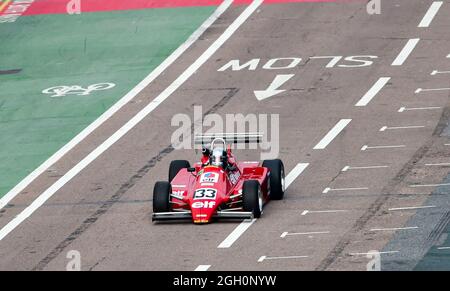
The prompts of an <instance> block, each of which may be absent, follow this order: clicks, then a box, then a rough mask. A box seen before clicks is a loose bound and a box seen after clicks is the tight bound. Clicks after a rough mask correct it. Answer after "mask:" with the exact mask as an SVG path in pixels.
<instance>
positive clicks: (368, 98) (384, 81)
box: [355, 77, 391, 107]
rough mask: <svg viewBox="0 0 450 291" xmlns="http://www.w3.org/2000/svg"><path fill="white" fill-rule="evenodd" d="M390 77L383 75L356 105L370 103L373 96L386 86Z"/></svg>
mask: <svg viewBox="0 0 450 291" xmlns="http://www.w3.org/2000/svg"><path fill="white" fill-rule="evenodd" d="M390 79H391V78H390V77H382V78H380V79H378V81H376V82H375V84H374V85H373V86H372V88H370V89H369V91H367V93H366V94H365V95H364V96H363V97H362V98H361V99H360V100H359V101H358V103H356V104H355V106H358V107H361V106H367V104H369V102H370V101H371V100H372V99H373V97H375V96H376V95H377V94H378V93H379V92H380V91H381V89H383V87H384V86H386V84H387V83H388V82H389V80H390Z"/></svg>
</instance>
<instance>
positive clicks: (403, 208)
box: [389, 205, 436, 211]
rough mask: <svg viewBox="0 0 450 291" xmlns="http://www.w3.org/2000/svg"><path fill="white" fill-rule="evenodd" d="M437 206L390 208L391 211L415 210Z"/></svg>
mask: <svg viewBox="0 0 450 291" xmlns="http://www.w3.org/2000/svg"><path fill="white" fill-rule="evenodd" d="M435 207H436V206H434V205H430V206H412V207H397V208H389V211H398V210H415V209H426V208H435Z"/></svg>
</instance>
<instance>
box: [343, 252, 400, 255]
mask: <svg viewBox="0 0 450 291" xmlns="http://www.w3.org/2000/svg"><path fill="white" fill-rule="evenodd" d="M398 252H399V251H386V252H378V254H380V255H382V254H395V253H398ZM349 255H350V256H365V255H373V253H349Z"/></svg>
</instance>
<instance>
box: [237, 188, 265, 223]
mask: <svg viewBox="0 0 450 291" xmlns="http://www.w3.org/2000/svg"><path fill="white" fill-rule="evenodd" d="M242 204H243V208H244V211H248V212H252V213H253V216H254V217H255V218H260V217H261V214H262V208H263V201H262V194H261V186H260V185H259V182H258V181H256V180H249V181H245V182H244V185H243V187H242Z"/></svg>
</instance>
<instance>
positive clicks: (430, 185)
mask: <svg viewBox="0 0 450 291" xmlns="http://www.w3.org/2000/svg"><path fill="white" fill-rule="evenodd" d="M439 186H450V183H445V184H428V185H409V187H411V188H417V187H439Z"/></svg>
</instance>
